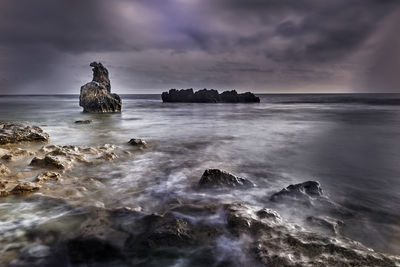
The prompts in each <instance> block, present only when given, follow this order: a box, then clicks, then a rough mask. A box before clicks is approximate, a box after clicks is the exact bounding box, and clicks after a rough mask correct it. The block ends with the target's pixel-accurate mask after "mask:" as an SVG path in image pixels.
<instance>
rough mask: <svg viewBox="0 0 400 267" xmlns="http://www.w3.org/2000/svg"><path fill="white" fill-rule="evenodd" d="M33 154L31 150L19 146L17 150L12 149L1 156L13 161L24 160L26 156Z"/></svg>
mask: <svg viewBox="0 0 400 267" xmlns="http://www.w3.org/2000/svg"><path fill="white" fill-rule="evenodd" d="M32 155H34V153H33V152H31V151H27V150H24V149H20V148H17V149H15V150H12V151H10V152H9V153H7V154H5V155H3V156H2V157H1V159H2V160H5V161H8V162H12V161H18V160H22V159H24V158H26V157H30V156H32Z"/></svg>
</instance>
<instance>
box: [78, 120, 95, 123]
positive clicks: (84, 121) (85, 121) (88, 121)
mask: <svg viewBox="0 0 400 267" xmlns="http://www.w3.org/2000/svg"><path fill="white" fill-rule="evenodd" d="M75 123H76V124H90V123H92V120H78V121H75Z"/></svg>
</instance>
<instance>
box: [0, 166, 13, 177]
mask: <svg viewBox="0 0 400 267" xmlns="http://www.w3.org/2000/svg"><path fill="white" fill-rule="evenodd" d="M10 173H11V171H10V169H9V168H8V167H7V166H6V165H4V164H3V163H0V177H2V176H7V175H9V174H10Z"/></svg>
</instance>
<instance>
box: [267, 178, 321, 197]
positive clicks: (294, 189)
mask: <svg viewBox="0 0 400 267" xmlns="http://www.w3.org/2000/svg"><path fill="white" fill-rule="evenodd" d="M320 197H323V191H322V189H321V186H320V184H319V182H316V181H307V182H304V183H300V184H294V185H293V184H292V185H289V186H288V187H286V188H284V189H282V190H281V191H279V192H277V193H275V194H273V195H272V196H271V200H272V201H279V200H282V199H288V198H289V199H295V200H299V201H306V202H307V201H309V200H310V199H311V198H320Z"/></svg>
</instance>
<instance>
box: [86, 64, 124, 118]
mask: <svg viewBox="0 0 400 267" xmlns="http://www.w3.org/2000/svg"><path fill="white" fill-rule="evenodd" d="M90 66H91V67H93V80H92V81H91V82H89V83H87V84H85V85H83V86H82V87H81V94H80V97H79V105H80V106H81V107H83V111H85V112H91V113H107V112H120V111H121V105H122V101H121V97H120V96H119V95H117V94H112V93H111V84H110V80H109V78H108V70H107V69H106V68H105V67H104V66H103V65H102V64H101V63H97V62H92V63H90Z"/></svg>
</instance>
